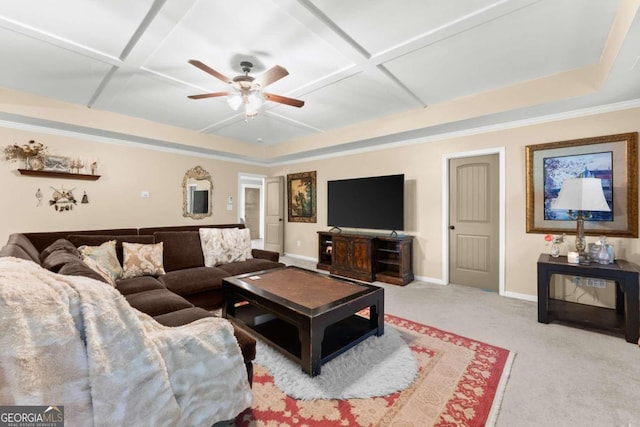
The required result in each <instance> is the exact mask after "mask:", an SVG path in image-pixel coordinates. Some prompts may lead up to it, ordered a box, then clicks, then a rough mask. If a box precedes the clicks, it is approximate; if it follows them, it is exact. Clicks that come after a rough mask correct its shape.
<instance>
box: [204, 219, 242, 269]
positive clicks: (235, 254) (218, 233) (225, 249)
mask: <svg viewBox="0 0 640 427" xmlns="http://www.w3.org/2000/svg"><path fill="white" fill-rule="evenodd" d="M245 231H246V232H245ZM248 232H249V230H248V229H242V230H240V229H238V228H201V229H200V243H201V245H202V254H203V255H204V265H206V266H207V267H215V266H216V265H219V264H229V263H232V262H237V261H246V260H247V258H251V238H250V237H249V233H248ZM247 253H248V256H247Z"/></svg>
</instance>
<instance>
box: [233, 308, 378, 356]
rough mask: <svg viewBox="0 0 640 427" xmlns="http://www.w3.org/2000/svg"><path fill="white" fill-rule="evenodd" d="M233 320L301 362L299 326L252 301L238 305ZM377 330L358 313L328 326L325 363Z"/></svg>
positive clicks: (324, 341)
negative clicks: (253, 303) (251, 302)
mask: <svg viewBox="0 0 640 427" xmlns="http://www.w3.org/2000/svg"><path fill="white" fill-rule="evenodd" d="M229 320H231V321H233V322H234V323H235V324H236V325H238V326H240V327H241V328H242V329H244V330H246V331H247V332H249V333H251V334H254V335H257V336H258V337H259V338H260V339H262V340H263V341H265V342H267V343H269V344H270V345H272V346H274V347H277V348H278V349H279V350H280V351H281V352H282V353H283V354H284V355H286V356H287V357H289V358H290V359H292V360H294V361H295V362H298V363H300V362H301V358H302V356H301V353H302V349H301V344H300V333H299V331H298V328H297V327H296V326H295V325H292V324H291V323H289V322H286V321H284V320H282V319H280V318H278V317H275V316H274V315H272V314H271V313H269V312H268V311H266V310H261V309H260V308H259V307H256V306H255V305H252V304H245V305H240V306H238V307H236V313H235V316H233V317H229ZM377 332H378V330H377V329H371V323H370V321H369V319H367V318H364V317H362V316H358V315H355V314H354V315H351V316H349V317H347V318H346V319H343V320H340V321H338V322H336V323H334V324H331V325H329V326H327V327H326V328H325V332H324V339H323V340H322V351H321V358H322V359H321V364H325V363H327V362H328V361H330V360H331V359H333V358H335V357H337V356H339V355H340V354H342V353H344V352H345V351H347V350H349V349H350V348H352V347H354V346H355V345H356V344H359V343H361V342H362V341H364V340H365V339H367V338H368V337H370V336H372V335H376V333H377Z"/></svg>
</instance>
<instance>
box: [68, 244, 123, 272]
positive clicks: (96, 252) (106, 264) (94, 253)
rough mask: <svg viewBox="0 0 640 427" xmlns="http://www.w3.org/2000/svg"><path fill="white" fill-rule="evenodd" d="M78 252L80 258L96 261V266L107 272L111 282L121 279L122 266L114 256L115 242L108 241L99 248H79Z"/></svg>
mask: <svg viewBox="0 0 640 427" xmlns="http://www.w3.org/2000/svg"><path fill="white" fill-rule="evenodd" d="M78 251H79V252H80V255H81V256H82V257H85V256H86V257H89V258H93V259H94V260H95V261H97V262H98V264H100V265H101V266H102V267H103V268H104V269H105V270H107V271H108V272H109V275H110V276H111V278H112V279H113V280H118V279H119V278H121V277H122V266H121V265H120V262H119V261H118V256H117V255H116V241H115V240H109V241H108V242H104V243H103V244H101V245H100V246H80V247H79V248H78Z"/></svg>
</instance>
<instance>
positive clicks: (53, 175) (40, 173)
mask: <svg viewBox="0 0 640 427" xmlns="http://www.w3.org/2000/svg"><path fill="white" fill-rule="evenodd" d="M18 172H20V175H28V176H39V177H44V178H65V179H81V180H84V181H97V180H98V178H100V175H86V174H83V173H69V172H56V171H37V170H32V169H18Z"/></svg>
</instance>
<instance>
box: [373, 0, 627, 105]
mask: <svg viewBox="0 0 640 427" xmlns="http://www.w3.org/2000/svg"><path fill="white" fill-rule="evenodd" d="M616 5H617V0H602V1H598V2H585V1H581V0H557V1H543V2H540V3H536V4H534V5H532V6H530V7H528V8H526V9H522V10H520V11H517V12H514V13H512V14H509V15H506V16H503V17H501V18H498V19H496V20H494V21H491V22H487V23H486V24H483V25H480V26H478V27H475V28H473V29H471V30H468V31H465V32H463V33H460V34H458V35H456V36H453V37H451V38H448V39H445V40H442V41H440V42H438V43H435V44H433V45H430V46H427V47H425V48H423V49H420V50H417V51H414V52H412V53H410V54H407V55H405V56H402V57H400V58H397V59H395V60H392V61H389V62H388V63H385V64H384V65H385V67H387V69H388V70H390V71H391V72H392V73H393V74H394V75H395V76H397V77H398V78H399V79H400V80H401V81H403V82H404V83H405V84H406V85H407V86H408V87H409V88H410V89H411V90H413V91H414V92H415V93H416V94H418V96H420V97H421V98H422V99H423V100H425V101H426V102H427V103H429V104H433V103H437V102H442V101H445V100H449V99H453V98H457V97H460V96H464V95H469V94H473V93H478V92H483V91H486V90H490V89H494V88H498V87H502V86H508V85H510V84H514V83H519V82H523V81H527V80H530V79H536V78H540V77H544V76H549V75H553V74H556V73H559V72H563V71H566V70H570V69H574V68H579V67H583V66H586V65H589V64H594V63H597V62H598V61H599V60H600V56H601V54H602V50H603V48H604V44H605V42H606V39H607V35H608V32H609V29H610V27H611V23H612V20H613V17H614V14H615V9H616Z"/></svg>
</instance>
